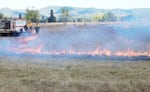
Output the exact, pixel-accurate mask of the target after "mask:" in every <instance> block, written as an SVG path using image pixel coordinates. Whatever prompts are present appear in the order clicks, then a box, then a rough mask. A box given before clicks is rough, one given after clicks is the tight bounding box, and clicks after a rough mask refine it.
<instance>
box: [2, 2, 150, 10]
mask: <svg viewBox="0 0 150 92" xmlns="http://www.w3.org/2000/svg"><path fill="white" fill-rule="evenodd" d="M45 6H74V7H83V8H89V7H90V8H91V7H92V8H103V9H114V8H121V9H131V8H150V0H0V8H4V7H7V8H12V9H26V8H28V7H35V8H37V9H40V8H43V7H45Z"/></svg>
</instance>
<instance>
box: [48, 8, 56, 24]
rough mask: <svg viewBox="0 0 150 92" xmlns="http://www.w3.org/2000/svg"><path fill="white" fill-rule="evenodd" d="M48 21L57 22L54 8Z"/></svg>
mask: <svg viewBox="0 0 150 92" xmlns="http://www.w3.org/2000/svg"><path fill="white" fill-rule="evenodd" d="M48 22H56V17H55V16H54V13H53V10H51V11H50V17H49V18H48Z"/></svg>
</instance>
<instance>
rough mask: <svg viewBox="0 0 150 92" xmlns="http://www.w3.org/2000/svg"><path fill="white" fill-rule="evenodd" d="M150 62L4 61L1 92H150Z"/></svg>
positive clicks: (1, 73) (0, 65)
mask: <svg viewBox="0 0 150 92" xmlns="http://www.w3.org/2000/svg"><path fill="white" fill-rule="evenodd" d="M149 66H150V62H149V61H132V62H131V61H105V60H92V59H64V58H57V59H56V58H49V59H46V60H43V59H31V58H28V57H26V58H14V59H12V57H11V58H1V61H0V92H149V90H150V67H149Z"/></svg>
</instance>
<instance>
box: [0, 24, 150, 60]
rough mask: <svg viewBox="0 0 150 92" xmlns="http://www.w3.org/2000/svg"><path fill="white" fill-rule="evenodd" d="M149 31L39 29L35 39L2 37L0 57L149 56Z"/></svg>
mask: <svg viewBox="0 0 150 92" xmlns="http://www.w3.org/2000/svg"><path fill="white" fill-rule="evenodd" d="M149 30H150V28H149V26H141V25H140V26H137V25H134V24H133V23H131V22H130V23H128V22H125V23H109V24H101V23H95V24H90V23H89V24H88V23H87V24H86V25H81V24H80V25H76V26H74V25H65V26H64V25H60V26H59V25H56V26H50V27H41V29H40V33H39V34H37V35H32V34H31V35H28V34H27V35H22V36H20V37H9V38H7V37H3V38H2V37H1V38H0V55H9V56H13V55H17V56H19V57H21V56H24V55H31V56H32V55H35V56H36V55H53V54H54V55H62V54H73V55H92V56H94V55H99V56H103V55H105V56H150V40H149V39H150V36H149V35H150V31H149Z"/></svg>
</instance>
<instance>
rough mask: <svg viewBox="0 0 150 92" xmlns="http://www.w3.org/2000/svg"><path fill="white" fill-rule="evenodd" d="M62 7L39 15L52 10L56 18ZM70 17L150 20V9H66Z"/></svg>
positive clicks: (4, 10) (11, 13) (12, 14)
mask: <svg viewBox="0 0 150 92" xmlns="http://www.w3.org/2000/svg"><path fill="white" fill-rule="evenodd" d="M62 7H63V6H47V7H43V8H41V9H39V12H40V15H41V16H45V17H49V13H50V10H51V9H53V11H54V13H55V16H56V17H58V16H59V15H60V14H61V8H62ZM67 8H68V9H69V11H70V15H71V16H72V17H80V18H89V17H91V16H93V15H94V14H101V13H106V12H108V11H110V12H112V13H114V14H115V15H117V16H125V15H133V16H134V17H136V18H138V19H142V20H150V17H149V15H150V8H137V9H110V10H108V9H96V8H79V7H67ZM0 13H3V14H4V15H5V16H7V17H18V15H19V13H21V14H22V15H23V16H24V15H25V13H26V11H25V10H19V9H10V8H2V9H0Z"/></svg>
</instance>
